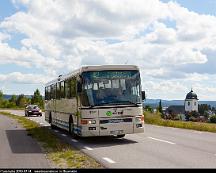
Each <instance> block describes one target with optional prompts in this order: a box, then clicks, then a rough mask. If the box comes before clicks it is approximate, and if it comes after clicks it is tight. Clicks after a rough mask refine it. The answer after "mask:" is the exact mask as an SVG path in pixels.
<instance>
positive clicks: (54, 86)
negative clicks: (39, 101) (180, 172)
mask: <svg viewBox="0 0 216 173" xmlns="http://www.w3.org/2000/svg"><path fill="white" fill-rule="evenodd" d="M56 90H57V83H56V84H54V85H53V98H54V99H56Z"/></svg>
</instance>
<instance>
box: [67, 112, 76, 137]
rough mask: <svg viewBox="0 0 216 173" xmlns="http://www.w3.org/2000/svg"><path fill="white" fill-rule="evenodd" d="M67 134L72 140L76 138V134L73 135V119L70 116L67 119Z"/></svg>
mask: <svg viewBox="0 0 216 173" xmlns="http://www.w3.org/2000/svg"><path fill="white" fill-rule="evenodd" d="M69 134H70V135H71V136H72V137H73V138H77V134H75V133H74V124H73V118H72V116H71V115H70V118H69Z"/></svg>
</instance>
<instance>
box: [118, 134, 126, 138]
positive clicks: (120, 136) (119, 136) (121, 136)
mask: <svg viewBox="0 0 216 173" xmlns="http://www.w3.org/2000/svg"><path fill="white" fill-rule="evenodd" d="M123 137H125V134H123V135H117V136H116V138H123Z"/></svg>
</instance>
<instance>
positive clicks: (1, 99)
mask: <svg viewBox="0 0 216 173" xmlns="http://www.w3.org/2000/svg"><path fill="white" fill-rule="evenodd" d="M3 101H4V97H3V92H2V91H1V90H0V107H3Z"/></svg>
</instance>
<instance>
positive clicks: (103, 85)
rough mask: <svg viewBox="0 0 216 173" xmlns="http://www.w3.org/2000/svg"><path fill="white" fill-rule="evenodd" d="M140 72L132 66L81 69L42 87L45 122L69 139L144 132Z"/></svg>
mask: <svg viewBox="0 0 216 173" xmlns="http://www.w3.org/2000/svg"><path fill="white" fill-rule="evenodd" d="M144 94H145V93H144V92H141V80H140V72H139V69H138V67H137V66H134V65H102V66H85V67H81V68H80V69H78V70H76V71H73V72H72V73H69V74H67V75H60V76H59V77H58V78H56V79H55V80H52V81H50V82H48V83H47V84H46V86H45V120H46V121H47V122H49V123H50V124H51V127H56V126H57V127H59V128H62V129H65V130H67V131H69V133H70V134H71V135H72V136H73V137H76V136H81V137H88V136H116V137H124V136H125V134H131V133H142V132H144V116H143V107H142V97H144Z"/></svg>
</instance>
